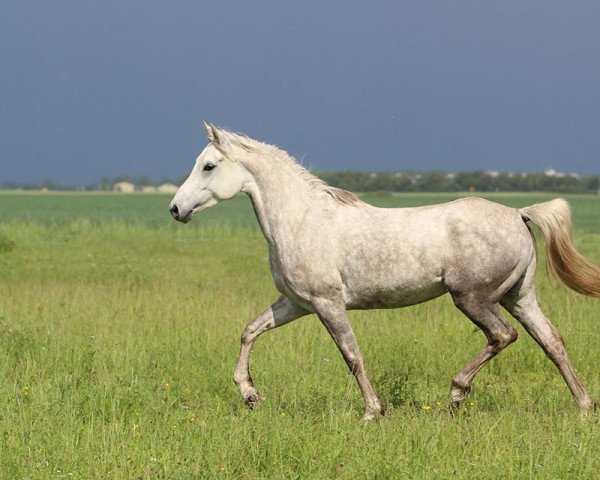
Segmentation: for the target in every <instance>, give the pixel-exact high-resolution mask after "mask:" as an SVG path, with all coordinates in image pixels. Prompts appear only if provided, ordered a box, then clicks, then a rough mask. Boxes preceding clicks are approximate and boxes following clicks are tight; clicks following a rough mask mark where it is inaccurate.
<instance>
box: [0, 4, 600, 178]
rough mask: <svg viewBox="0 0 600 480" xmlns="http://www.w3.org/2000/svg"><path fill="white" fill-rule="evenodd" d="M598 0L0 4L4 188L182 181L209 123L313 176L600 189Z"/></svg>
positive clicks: (0, 173) (0, 143) (0, 150)
mask: <svg viewBox="0 0 600 480" xmlns="http://www.w3.org/2000/svg"><path fill="white" fill-rule="evenodd" d="M599 25H600V2H596V1H589V2H578V1H573V2H564V1H552V0H550V1H543V2H542V1H527V0H519V1H512V0H507V1H501V2H481V1H460V0H457V1H452V2H450V1H437V2H432V1H427V0H419V1H409V2H401V1H389V2H381V1H370V2H366V1H363V2H357V1H354V0H349V1H327V2H323V1H314V0H305V1H302V2H282V1H275V0H270V1H256V2H248V1H222V0H220V1H218V2H216V1H214V2H204V1H201V2H198V1H176V0H175V1H171V2H157V1H155V0H146V1H143V2H142V1H128V0H121V1H112V0H106V1H96V2H94V1H90V2H81V1H65V0H55V1H53V2H41V1H37V2H28V1H23V0H20V1H14V0H4V1H3V2H2V4H1V5H0V66H1V68H0V163H1V165H2V166H1V168H0V182H4V181H19V182H21V181H40V180H42V179H44V178H50V179H53V180H55V181H59V182H62V183H66V184H77V183H92V182H95V181H97V180H99V179H100V178H101V177H103V176H114V175H119V174H147V175H149V176H151V177H156V178H158V177H162V176H171V177H180V176H182V175H184V174H186V173H187V172H188V171H189V169H190V168H191V166H192V163H193V160H194V158H195V156H196V155H197V154H198V153H199V152H200V151H201V150H202V148H203V147H204V145H205V137H204V133H203V131H202V128H201V125H202V121H203V120H207V121H210V122H213V123H215V124H218V125H223V126H226V127H229V128H231V129H233V130H236V131H241V132H244V133H247V134H249V135H250V136H252V137H254V138H258V139H261V140H264V141H267V142H269V143H274V144H277V145H279V146H280V147H282V148H284V149H285V150H287V151H289V152H290V153H292V154H293V155H294V156H296V157H297V158H298V159H301V160H302V163H303V164H304V165H305V166H308V167H311V168H314V169H329V170H341V169H347V168H351V169H357V170H407V169H413V170H434V169H443V170H453V171H458V170H473V169H483V170H514V171H540V170H544V169H546V168H548V167H553V168H555V169H556V170H559V171H575V172H580V173H600V28H599V27H598V26H599Z"/></svg>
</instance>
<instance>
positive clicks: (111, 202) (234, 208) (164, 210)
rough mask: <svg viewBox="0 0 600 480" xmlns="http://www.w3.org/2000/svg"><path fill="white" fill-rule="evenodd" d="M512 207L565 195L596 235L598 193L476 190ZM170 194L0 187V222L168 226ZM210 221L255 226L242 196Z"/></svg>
mask: <svg viewBox="0 0 600 480" xmlns="http://www.w3.org/2000/svg"><path fill="white" fill-rule="evenodd" d="M469 195H471V196H472V195H474V194H469V193H456V194H450V193H439V194H437V193H414V194H412V193H410V194H409V193H407V194H404V193H402V194H364V195H361V197H362V198H363V199H364V200H365V201H367V202H369V203H372V204H373V205H376V206H380V207H409V206H419V205H430V204H434V203H442V202H447V201H450V200H455V199H457V198H462V197H465V196H469ZM477 195H478V196H482V197H484V198H487V199H489V200H493V201H496V202H499V203H503V204H505V205H509V206H512V207H523V206H526V205H531V204H533V203H536V202H544V201H547V200H550V199H552V198H557V197H559V196H561V197H563V198H566V199H567V200H568V201H569V203H570V204H571V206H572V208H573V212H574V215H573V216H574V225H575V228H576V229H581V230H586V231H589V232H598V233H600V216H599V215H598V213H599V212H600V195H559V194H551V193H517V194H515V193H494V194H483V193H478V194H477ZM171 198H172V195H164V194H146V193H135V194H117V193H45V194H42V193H36V192H32V193H27V192H18V193H15V192H2V191H0V222H7V221H12V220H18V221H27V222H36V223H41V224H43V225H64V224H68V223H70V222H72V221H73V220H81V219H87V220H90V221H91V222H93V223H99V222H106V221H113V220H117V221H122V222H126V223H140V224H144V225H147V226H151V227H164V226H166V225H170V226H172V225H173V223H172V221H171V218H170V216H169V214H168V205H169V202H170V200H171ZM214 224H220V225H223V224H227V225H230V226H232V227H251V228H254V227H256V220H255V218H254V215H253V213H252V206H251V205H250V202H249V201H248V199H247V198H246V197H245V195H241V196H239V197H237V198H234V199H233V200H230V201H229V202H224V203H221V204H219V205H218V207H217V208H212V209H210V210H207V211H206V212H203V214H202V217H201V218H199V219H198V220H197V221H196V222H194V223H192V224H190V226H189V227H188V228H204V227H206V226H209V225H214Z"/></svg>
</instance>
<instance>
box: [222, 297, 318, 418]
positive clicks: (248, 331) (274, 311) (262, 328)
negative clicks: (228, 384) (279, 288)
mask: <svg viewBox="0 0 600 480" xmlns="http://www.w3.org/2000/svg"><path fill="white" fill-rule="evenodd" d="M308 313H309V312H307V311H306V310H304V309H303V308H301V307H299V306H297V305H295V304H294V303H292V302H291V300H290V299H288V298H287V297H284V296H281V297H279V299H278V300H277V301H276V302H275V303H274V304H273V305H271V306H270V307H269V308H268V309H266V310H265V311H264V312H263V313H261V314H260V315H259V316H258V317H257V318H255V319H254V320H252V321H251V322H250V323H249V324H248V325H247V326H246V328H245V329H244V333H242V345H241V348H240V356H239V358H238V362H237V366H236V367H235V374H234V376H233V379H234V381H235V383H236V384H237V386H238V387H239V389H240V393H241V394H242V397H243V399H244V402H246V405H247V406H248V408H250V409H252V408H253V407H254V406H255V405H256V403H257V402H258V400H259V396H258V392H257V391H256V388H254V386H253V384H252V377H251V376H250V351H251V350H252V344H253V343H254V341H255V340H256V339H257V338H258V336H259V335H261V334H262V333H264V332H266V331H267V330H271V329H272V328H277V327H281V326H282V325H285V324H286V323H289V322H291V321H292V320H296V319H297V318H300V317H302V316H304V315H306V314H308Z"/></svg>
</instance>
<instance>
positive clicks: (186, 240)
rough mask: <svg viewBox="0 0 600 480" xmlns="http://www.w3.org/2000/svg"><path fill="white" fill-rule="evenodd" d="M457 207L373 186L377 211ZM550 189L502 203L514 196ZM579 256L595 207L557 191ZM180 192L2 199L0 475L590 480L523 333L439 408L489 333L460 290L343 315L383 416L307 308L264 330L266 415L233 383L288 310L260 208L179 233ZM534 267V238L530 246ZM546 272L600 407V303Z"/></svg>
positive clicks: (590, 245) (229, 208)
mask: <svg viewBox="0 0 600 480" xmlns="http://www.w3.org/2000/svg"><path fill="white" fill-rule="evenodd" d="M458 196H460V195H454V194H436V195H427V194H421V195H408V194H407V195H399V196H392V195H369V196H366V197H365V200H367V201H369V202H371V203H374V204H377V205H380V206H386V207H391V206H408V205H422V204H428V203H437V202H441V201H445V200H450V199H452V198H457V197H458ZM555 196H556V195H552V194H494V195H486V197H487V198H490V199H493V200H496V201H499V202H501V203H505V204H507V205H511V206H524V205H529V204H531V203H535V202H539V201H543V200H547V199H550V198H553V197H555ZM566 198H567V199H568V200H569V201H570V202H571V205H572V208H573V213H574V224H575V242H576V245H577V247H578V249H579V250H580V251H581V252H582V253H584V254H585V255H587V256H588V257H590V258H592V259H593V260H594V261H596V262H597V263H600V197H598V196H567V197H566ZM169 201H170V197H169V196H164V195H154V194H132V195H118V194H100V193H46V194H41V193H20V192H19V193H10V192H9V193H7V192H2V193H0V478H1V479H18V478H23V479H26V478H27V479H29V478H35V479H37V478H82V479H88V478H89V479H92V478H111V479H113V478H114V479H133V478H142V479H146V478H168V479H188V478H189V479H196V478H203V479H204V478H236V479H238V478H241V479H243V478H252V479H256V478H264V479H288V478H293V479H296V478H297V479H328V478H339V479H362V478H367V479H390V478H391V479H394V478H399V479H446V478H464V479H479V478H482V479H483V478H486V479H496V478H497V479H501V478H507V479H514V478H518V479H523V478H535V479H558V478H560V479H567V478H569V479H570V478H573V479H575V478H576V479H595V478H600V422H599V418H600V414H598V413H596V414H594V415H592V416H590V417H588V418H586V419H582V418H580V416H579V412H578V410H577V408H576V406H575V404H574V402H573V401H572V398H571V395H570V393H569V391H568V389H567V387H566V385H565V384H564V382H563V380H562V378H561V377H560V375H559V373H558V371H557V370H556V368H555V367H554V365H553V364H552V363H551V362H550V361H549V360H548V359H547V358H546V357H545V355H544V354H543V352H542V351H541V349H540V348H539V347H538V346H537V345H536V344H535V342H534V341H533V340H532V339H531V338H530V337H529V336H528V335H527V334H526V332H525V331H524V330H523V329H522V328H521V327H520V325H518V323H517V322H516V321H514V319H512V318H510V317H509V320H510V321H511V323H512V324H513V325H514V326H515V327H516V328H517V330H518V332H519V336H520V338H519V340H518V341H517V342H516V343H515V344H513V345H511V346H510V347H509V348H507V349H506V350H505V351H504V352H502V353H501V354H500V355H499V356H498V357H497V358H496V359H494V360H493V361H492V362H490V364H488V365H487V366H486V367H485V368H484V369H483V370H482V371H481V372H480V373H479V375H478V376H477V378H476V379H475V382H474V385H473V391H472V393H471V396H470V397H469V399H468V400H467V402H466V405H465V407H464V408H463V409H462V410H460V411H459V412H458V413H457V414H455V415H450V414H449V412H448V390H449V385H450V379H451V378H452V376H453V375H454V374H455V373H456V372H458V371H459V370H460V369H461V368H462V367H463V366H464V365H465V364H466V363H467V361H468V360H469V359H470V358H472V357H473V356H474V355H475V354H476V353H477V352H478V351H479V350H480V349H481V348H482V346H483V345H484V337H483V335H482V334H481V332H479V331H478V330H477V329H476V328H475V327H474V326H473V324H471V322H469V321H468V320H467V319H466V318H464V317H463V316H462V314H461V313H460V312H459V311H458V310H457V309H456V308H455V307H454V306H453V304H452V302H451V300H450V298H449V297H448V296H443V297H441V298H439V299H437V300H435V301H432V302H428V303H425V304H421V305H417V306H414V307H410V308H405V309H401V310H385V311H381V310H380V311H368V312H351V313H350V318H351V320H352V323H353V327H354V330H355V333H356V335H357V338H358V341H359V344H360V347H361V350H362V353H363V355H364V357H365V361H366V365H367V370H368V372H369V374H370V376H371V379H372V380H373V383H374V387H375V389H376V390H377V391H378V393H379V394H380V396H381V398H382V399H383V401H384V402H385V404H386V405H387V414H386V416H385V417H383V418H382V419H381V420H380V421H378V422H372V423H364V422H362V421H361V420H360V418H361V415H362V413H363V404H362V398H361V396H360V393H359V390H358V387H357V386H356V384H355V381H354V378H353V377H352V376H351V375H350V374H349V372H348V371H347V368H346V365H345V364H344V362H343V360H342V358H341V356H340V354H339V353H338V351H337V349H336V347H335V345H334V344H333V342H332V341H331V339H330V338H329V336H328V335H327V333H326V331H325V329H324V328H323V327H322V326H321V324H320V323H319V321H318V320H317V319H316V317H314V316H309V317H305V318H304V319H301V320H298V321H296V322H293V323H291V324H290V325H288V326H285V327H283V328H281V329H278V330H274V331H272V332H269V333H266V334H265V335H263V336H262V337H261V338H260V339H259V340H258V341H257V342H256V345H255V347H254V350H253V355H252V364H251V368H252V372H253V377H254V380H255V384H256V386H257V388H258V389H259V391H260V393H261V395H262V398H263V400H262V403H261V404H260V405H259V407H258V408H257V409H256V410H255V411H252V412H249V411H247V410H246V408H245V406H244V405H243V402H242V401H241V398H240V396H239V393H238V390H237V387H236V386H235V385H234V383H233V381H232V375H233V369H234V366H235V362H236V359H237V354H238V349H239V338H240V335H241V332H242V331H243V329H244V326H245V325H246V323H247V322H248V321H249V320H251V319H252V318H254V317H255V316H256V315H258V314H259V313H260V312H261V311H262V310H264V309H265V308H266V307H267V306H268V305H269V304H270V303H272V301H273V300H275V299H276V298H277V292H276V290H275V288H274V286H273V283H272V280H271V277H270V273H269V270H268V264H267V249H266V243H265V241H264V239H263V238H262V236H261V234H260V231H259V229H258V227H257V225H256V221H255V219H254V216H253V213H252V209H251V206H250V203H249V202H248V200H247V199H246V198H235V199H233V200H231V201H230V202H227V203H223V204H220V205H218V206H216V207H214V208H213V209H211V210H208V211H206V212H203V213H201V214H199V215H197V216H196V217H195V218H194V221H193V222H192V223H190V224H188V225H182V224H178V223H176V222H174V221H173V220H172V219H171V218H170V217H169V214H168V211H167V208H168V203H169ZM539 246H540V255H542V256H543V252H542V242H541V241H540V242H539ZM540 263H541V264H542V265H541V266H540V268H539V269H538V285H539V296H540V303H541V305H542V308H543V309H544V311H545V312H546V314H547V315H548V317H549V318H550V319H551V320H552V321H553V322H554V324H555V325H556V326H557V327H558V328H559V330H560V331H561V332H562V334H563V336H564V337H565V340H566V343H567V348H568V349H569V352H570V354H571V358H572V360H573V363H574V364H575V367H576V368H577V370H578V372H579V374H580V376H581V378H582V380H583V382H584V384H585V385H586V387H587V388H588V390H589V391H590V392H591V393H592V395H594V396H595V397H596V398H600V328H599V326H600V323H599V322H600V300H597V299H590V298H585V297H582V296H580V295H578V294H575V293H573V292H570V291H567V290H566V289H565V288H564V287H562V286H561V285H560V284H559V283H558V282H557V281H555V280H553V279H551V278H549V277H548V275H547V273H546V269H545V267H544V266H543V262H540Z"/></svg>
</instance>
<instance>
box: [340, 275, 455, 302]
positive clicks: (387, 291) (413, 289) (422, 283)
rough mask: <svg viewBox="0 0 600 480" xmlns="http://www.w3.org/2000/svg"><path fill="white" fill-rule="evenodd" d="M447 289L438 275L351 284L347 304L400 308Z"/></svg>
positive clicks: (425, 299) (431, 297)
mask: <svg viewBox="0 0 600 480" xmlns="http://www.w3.org/2000/svg"><path fill="white" fill-rule="evenodd" d="M447 291H448V290H447V289H446V287H445V285H444V283H443V281H442V279H441V278H439V277H437V278H421V279H418V280H415V281H413V282H410V283H397V284H392V285H388V286H383V285H374V284H368V283H364V284H355V285H352V284H350V285H348V286H347V288H346V290H345V297H346V306H347V308H351V309H357V310H361V309H370V308H398V307H407V306H409V305H415V304H417V303H422V302H426V301H427V300H431V299H433V298H436V297H439V296H440V295H443V294H444V293H446V292H447Z"/></svg>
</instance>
